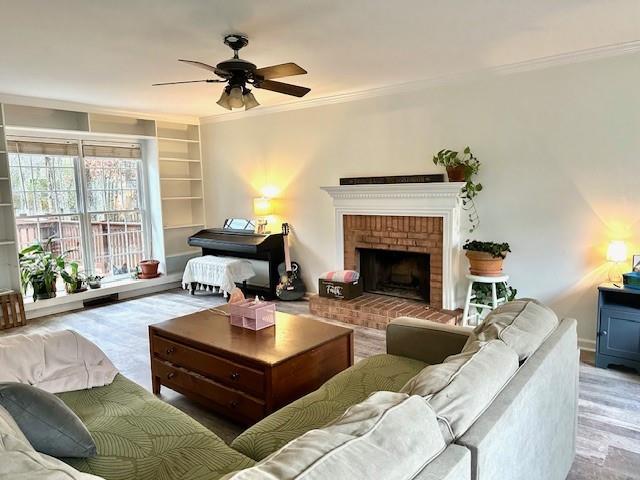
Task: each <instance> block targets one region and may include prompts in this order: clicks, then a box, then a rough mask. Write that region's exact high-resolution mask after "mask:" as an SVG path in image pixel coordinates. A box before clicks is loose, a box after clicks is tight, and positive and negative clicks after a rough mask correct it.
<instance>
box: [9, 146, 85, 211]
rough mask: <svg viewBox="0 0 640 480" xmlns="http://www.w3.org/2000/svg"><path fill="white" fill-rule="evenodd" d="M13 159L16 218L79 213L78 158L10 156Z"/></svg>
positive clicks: (12, 173) (12, 174)
mask: <svg viewBox="0 0 640 480" xmlns="http://www.w3.org/2000/svg"><path fill="white" fill-rule="evenodd" d="M9 159H10V172H11V187H12V190H13V201H14V203H15V205H16V215H18V216H25V215H27V216H36V215H47V214H63V213H77V212H78V196H77V186H76V179H75V172H74V169H73V164H74V161H75V157H56V156H49V155H31V154H23V153H10V154H9ZM61 192H62V193H61Z"/></svg>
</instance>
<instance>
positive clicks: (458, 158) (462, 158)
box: [433, 147, 482, 233]
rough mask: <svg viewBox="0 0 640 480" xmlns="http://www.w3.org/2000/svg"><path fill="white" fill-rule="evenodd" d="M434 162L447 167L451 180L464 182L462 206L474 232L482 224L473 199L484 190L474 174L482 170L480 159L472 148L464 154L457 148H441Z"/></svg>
mask: <svg viewBox="0 0 640 480" xmlns="http://www.w3.org/2000/svg"><path fill="white" fill-rule="evenodd" d="M433 164H434V165H440V166H443V167H445V168H446V170H447V177H448V178H449V181H450V182H464V186H463V187H462V188H461V189H460V196H459V197H460V200H461V202H462V208H463V209H464V210H465V211H466V212H467V215H468V219H469V224H470V228H469V233H471V232H473V231H474V230H475V229H476V228H478V226H479V225H480V217H479V216H478V211H477V210H476V204H475V202H474V201H473V199H474V198H475V197H476V195H478V192H481V191H482V184H481V183H475V182H474V181H473V177H474V175H477V174H478V171H479V170H480V160H478V159H477V158H476V156H475V155H474V154H473V153H471V149H470V148H469V147H466V148H465V149H464V150H463V151H462V154H460V152H456V151H455V150H448V149H444V150H440V151H439V152H438V153H437V154H436V155H434V156H433Z"/></svg>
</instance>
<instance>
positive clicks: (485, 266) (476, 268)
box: [467, 251, 504, 277]
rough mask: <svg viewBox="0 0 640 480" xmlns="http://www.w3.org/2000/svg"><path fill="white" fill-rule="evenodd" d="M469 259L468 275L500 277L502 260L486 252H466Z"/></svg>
mask: <svg viewBox="0 0 640 480" xmlns="http://www.w3.org/2000/svg"><path fill="white" fill-rule="evenodd" d="M467 258H468V259H469V273H471V275H481V276H483V277H498V276H500V275H502V262H504V259H503V258H500V257H494V256H492V255H491V254H490V253H487V252H473V251H467Z"/></svg>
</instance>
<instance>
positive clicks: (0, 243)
mask: <svg viewBox="0 0 640 480" xmlns="http://www.w3.org/2000/svg"><path fill="white" fill-rule="evenodd" d="M15 244H16V242H15V241H14V240H0V246H3V245H15Z"/></svg>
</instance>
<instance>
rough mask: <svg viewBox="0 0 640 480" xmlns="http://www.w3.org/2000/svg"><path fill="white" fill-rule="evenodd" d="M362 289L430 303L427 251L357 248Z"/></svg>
mask: <svg viewBox="0 0 640 480" xmlns="http://www.w3.org/2000/svg"><path fill="white" fill-rule="evenodd" d="M358 253H359V255H360V278H361V279H362V286H363V289H364V291H365V292H371V293H379V294H382V295H391V296H394V297H402V298H410V299H413V300H422V301H425V302H429V276H430V271H429V254H426V253H413V252H398V251H393V250H376V249H370V248H360V249H358Z"/></svg>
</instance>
